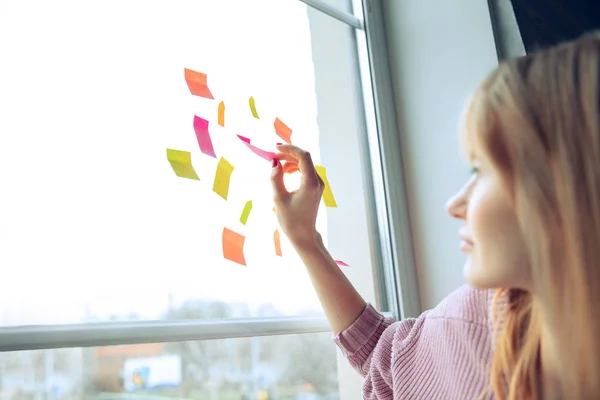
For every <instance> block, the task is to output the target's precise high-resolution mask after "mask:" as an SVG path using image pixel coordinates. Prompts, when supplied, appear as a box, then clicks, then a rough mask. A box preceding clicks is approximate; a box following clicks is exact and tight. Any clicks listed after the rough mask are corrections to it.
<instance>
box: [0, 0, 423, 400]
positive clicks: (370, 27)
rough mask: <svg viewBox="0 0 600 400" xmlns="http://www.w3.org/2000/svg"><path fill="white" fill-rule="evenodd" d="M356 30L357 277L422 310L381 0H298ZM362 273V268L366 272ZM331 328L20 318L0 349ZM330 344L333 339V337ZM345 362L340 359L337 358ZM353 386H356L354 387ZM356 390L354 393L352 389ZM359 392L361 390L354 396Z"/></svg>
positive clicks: (382, 295)
mask: <svg viewBox="0 0 600 400" xmlns="http://www.w3.org/2000/svg"><path fill="white" fill-rule="evenodd" d="M300 1H302V2H304V3H306V4H307V5H308V6H310V7H312V8H315V9H317V10H319V11H321V12H323V13H325V14H327V15H329V16H331V17H332V18H335V19H337V20H339V21H340V22H342V23H345V24H347V25H349V26H351V27H352V28H353V29H354V32H355V44H356V53H355V54H356V65H355V67H356V70H357V71H358V75H359V80H360V82H358V83H357V84H358V85H359V87H358V88H357V90H358V91H359V92H360V93H359V95H360V96H359V97H360V98H361V106H362V108H363V109H364V113H362V114H363V115H362V116H361V117H360V119H361V120H362V121H361V122H362V124H361V125H362V126H360V127H359V130H360V131H361V132H362V135H360V136H361V140H362V142H361V143H359V147H360V151H361V152H362V155H363V158H362V159H363V160H368V162H366V163H363V164H365V165H363V167H364V171H363V172H364V173H363V176H364V178H365V179H366V182H365V183H366V187H367V189H368V190H365V196H366V204H367V212H368V216H367V220H368V225H369V230H370V234H371V249H372V254H371V255H370V256H371V259H372V265H373V269H371V268H362V269H361V268H357V269H356V271H354V272H353V273H354V274H355V275H354V276H353V278H354V280H358V279H361V277H362V278H363V279H362V280H363V281H369V282H371V281H372V280H374V284H375V299H374V302H375V303H376V305H377V307H378V308H379V309H380V310H384V311H386V313H385V315H387V316H393V317H395V318H396V319H400V318H404V317H409V316H415V315H417V314H418V313H419V312H420V304H419V297H418V293H417V284H416V275H415V267H414V256H413V248H412V243H411V240H410V236H411V235H410V226H409V222H408V221H409V218H408V209H407V205H406V189H405V185H404V178H403V176H404V174H403V171H402V159H401V153H400V143H399V137H398V136H399V135H398V126H397V121H396V115H395V107H394V97H393V93H392V89H391V85H390V71H389V63H388V58H387V51H386V42H385V34H384V27H383V18H382V5H381V0H352V4H351V5H352V10H353V13H349V12H346V11H343V10H340V9H339V8H336V7H334V6H332V5H330V4H328V3H326V2H325V1H323V0H300ZM348 1H349V0H348ZM361 274H362V276H361ZM321 332H330V327H329V324H328V322H327V320H326V318H325V317H323V316H317V317H278V318H250V319H234V320H224V321H147V322H109V323H94V324H66V325H43V326H17V327H4V328H0V351H2V352H6V351H22V350H41V349H56V348H67V347H69V348H70V347H96V346H109V345H122V344H142V343H156V342H174V341H196V340H212V339H225V338H242V337H257V336H272V335H283V334H307V333H321ZM332 345H333V343H332ZM340 362H343V361H340ZM355 376H356V379H355V380H353V381H352V382H351V380H352V379H350V378H347V379H346V377H348V375H346V374H340V381H339V384H340V394H341V397H342V399H343V400H349V399H350V397H351V398H359V397H360V392H358V393H356V392H355V390H354V389H355V388H356V381H358V380H359V377H358V375H355ZM351 388H352V389H351ZM350 392H351V393H352V396H349V395H347V393H350ZM355 395H356V397H355Z"/></svg>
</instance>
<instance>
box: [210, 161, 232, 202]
mask: <svg viewBox="0 0 600 400" xmlns="http://www.w3.org/2000/svg"><path fill="white" fill-rule="evenodd" d="M233 169H234V168H233V165H231V164H230V163H229V161H227V160H226V159H225V158H223V157H221V159H220V160H219V164H218V165H217V173H216V174H215V182H214V184H213V190H214V191H215V193H216V194H218V195H219V196H221V197H222V198H224V199H225V200H227V195H228V194H229V181H230V179H231V174H232V173H233Z"/></svg>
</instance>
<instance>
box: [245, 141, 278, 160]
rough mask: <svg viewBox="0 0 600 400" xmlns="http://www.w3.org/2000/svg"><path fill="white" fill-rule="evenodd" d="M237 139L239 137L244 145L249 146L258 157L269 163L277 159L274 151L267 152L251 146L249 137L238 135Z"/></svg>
mask: <svg viewBox="0 0 600 400" xmlns="http://www.w3.org/2000/svg"><path fill="white" fill-rule="evenodd" d="M237 137H239V138H240V140H241V141H242V142H244V144H245V145H246V146H248V148H249V149H250V150H251V151H252V152H253V153H254V154H256V155H257V156H259V157H262V158H264V159H265V160H267V161H271V160H273V159H274V158H275V153H273V152H272V151H266V150H262V149H259V148H258V147H256V146H254V145H252V144H250V139H248V138H247V137H244V136H241V135H237Z"/></svg>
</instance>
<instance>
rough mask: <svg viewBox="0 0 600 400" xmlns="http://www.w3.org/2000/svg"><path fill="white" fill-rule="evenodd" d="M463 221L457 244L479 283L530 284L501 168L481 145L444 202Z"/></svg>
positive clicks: (466, 272) (467, 271)
mask: <svg viewBox="0 0 600 400" xmlns="http://www.w3.org/2000/svg"><path fill="white" fill-rule="evenodd" d="M446 208H447V210H448V212H449V213H450V215H452V216H453V217H455V218H457V219H460V220H461V221H462V222H463V225H462V226H461V228H460V230H459V238H460V248H461V250H462V251H463V252H464V253H465V254H466V255H467V260H466V263H465V266H464V276H465V278H466V279H467V281H468V282H469V284H471V285H472V286H474V287H478V288H482V289H483V288H486V289H487V288H490V289H491V288H500V287H503V288H522V289H530V288H531V273H530V267H529V262H528V255H527V250H526V246H525V243H524V241H523V236H522V234H521V230H520V228H519V224H518V221H517V217H516V214H515V211H514V209H513V206H512V202H511V198H510V194H509V192H508V190H507V189H506V186H505V185H504V184H503V181H502V177H501V175H500V172H499V171H498V170H497V169H496V168H495V167H494V166H493V165H492V164H491V162H490V160H489V159H488V158H487V157H486V156H485V154H484V153H483V152H482V151H480V152H478V153H476V155H475V157H474V158H473V160H472V174H471V177H470V178H469V179H468V181H467V182H466V183H465V184H464V186H463V187H462V188H461V189H460V190H459V191H458V193H457V194H456V195H455V196H453V197H452V198H451V199H450V200H449V201H448V203H447V205H446Z"/></svg>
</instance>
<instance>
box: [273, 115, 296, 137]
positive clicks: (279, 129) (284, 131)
mask: <svg viewBox="0 0 600 400" xmlns="http://www.w3.org/2000/svg"><path fill="white" fill-rule="evenodd" d="M273 126H274V127H275V133H277V136H279V137H280V138H281V139H283V141H284V142H286V143H292V130H291V129H290V128H289V127H288V126H287V125H286V124H284V123H283V122H282V121H281V120H280V119H279V118H275V123H273Z"/></svg>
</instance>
